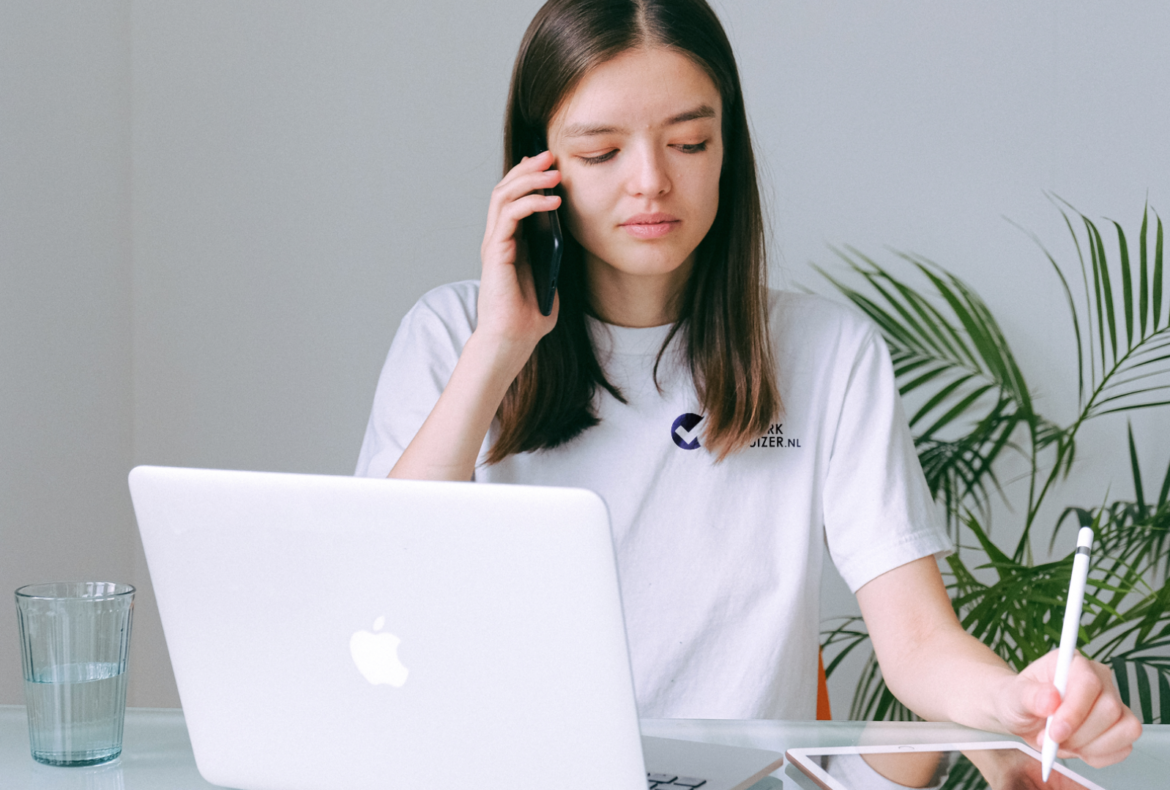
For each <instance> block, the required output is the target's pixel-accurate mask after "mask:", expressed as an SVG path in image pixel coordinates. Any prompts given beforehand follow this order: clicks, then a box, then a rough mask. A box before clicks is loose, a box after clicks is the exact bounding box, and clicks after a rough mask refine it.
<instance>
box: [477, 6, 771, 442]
mask: <svg viewBox="0 0 1170 790" xmlns="http://www.w3.org/2000/svg"><path fill="white" fill-rule="evenodd" d="M651 46H658V47H668V48H670V49H673V50H675V51H677V52H680V53H681V54H683V55H686V56H687V57H689V58H690V59H691V60H692V61H694V62H695V63H696V64H697V65H698V66H699V67H700V68H702V69H703V70H704V71H705V72H706V73H707V74H708V76H710V77H711V79H712V81H713V82H714V83H715V86H716V87H717V88H718V89H719V95H720V96H721V97H722V102H723V127H722V135H723V145H724V154H723V157H724V158H723V169H722V171H721V175H720V179H719V209H718V212H717V214H716V216H715V221H714V223H713V224H712V226H711V230H710V231H709V232H708V233H707V235H706V237H705V238H704V239H703V241H702V242H701V243H700V244H699V247H698V249H697V250H696V253H697V254H696V259H695V265H694V269H693V271H692V272H691V274H690V277H689V279H688V281H687V284H686V287H685V288H684V290H683V293H682V297H681V303H680V305H679V313H678V320H677V321H676V323H675V324H674V326H673V327H672V329H671V331H670V334H669V335H668V337H667V339H666V341H665V342H664V343H663V345H662V349H661V350H660V351H659V354H658V361H659V362H661V360H662V355H663V353H664V352H665V351H666V348H667V346H668V345H669V344H670V342H671V340H672V339H673V338H674V336H675V334H677V333H678V332H683V333H684V337H685V341H686V342H685V352H684V353H685V359H686V362H687V364H688V365H689V367H690V371H691V377H692V378H693V380H694V384H695V390H696V393H697V395H698V399H699V403H700V407H701V409H702V410H703V412H704V413H705V415H706V428H705V432H704V437H703V445H704V446H705V447H706V448H707V449H708V450H709V451H710V452H712V453H714V454H715V455H716V456H717V457H718V458H719V459H720V460H722V459H723V458H725V457H726V456H727V455H728V454H729V453H732V452H735V451H736V450H740V449H742V448H744V447H746V446H747V445H748V444H750V443H751V442H752V441H753V440H754V439H755V438H756V437H758V436H759V435H760V434H762V433H764V432H765V431H766V430H767V429H768V426H769V424H770V423H771V422H772V420H773V419H774V418H775V416H776V415H777V414H778V413H779V411H780V408H781V407H780V393H779V390H778V387H777V383H776V369H775V368H776V366H775V361H774V359H773V356H772V348H771V342H770V338H769V334H768V292H767V282H766V277H767V265H766V262H765V250H764V220H763V213H762V211H761V209H760V196H759V188H758V186H757V183H756V164H755V157H754V156H753V154H752V146H751V139H750V137H749V134H748V123H747V114H746V112H745V110H744V104H743V94H742V91H741V89H740V83H739V73H738V71H737V69H736V66H735V57H734V55H733V54H732V52H731V44H730V43H729V42H728V40H727V36H726V34H725V33H724V32H723V27H722V25H720V24H719V19H718V17H716V16H715V12H714V11H712V10H711V7H710V6H709V5H707V3H706V2H705V1H704V0H549V2H547V3H546V4H545V5H544V6H543V7H542V8H541V9H540V11H538V12H537V14H536V16H535V18H533V20H532V23H531V24H530V25H529V26H528V31H527V32H526V33H525V35H524V40H523V41H522V42H521V44H520V52H519V54H517V56H516V64H515V66H514V68H513V70H512V84H511V88H510V89H509V92H508V107H507V114H506V116H505V119H504V172H505V173H507V172H508V171H509V170H511V169H512V167H514V166H515V165H516V163H518V162H519V161H520V159H521V158H522V157H523V156H524V155H525V154H526V153H528V152H529V151H530V150H531V147H532V145H533V142H534V140H535V139H539V138H543V137H544V135H545V134H546V131H547V129H548V125H549V122H550V121H551V119H552V117H553V115H554V114H555V113H556V111H557V109H558V108H559V106H560V105H561V103H562V102H563V100H564V99H565V97H567V96H568V95H569V94H570V93H571V92H572V91H573V89H574V88H575V87H576V86H577V84H578V83H579V82H580V80H581V78H582V77H583V76H584V75H585V74H586V72H588V71H589V70H590V69H592V68H594V67H595V66H597V65H599V64H601V63H604V62H605V61H608V60H610V59H612V58H614V57H616V56H617V55H619V54H621V53H622V52H625V51H627V50H630V49H636V48H638V47H651ZM565 242H566V244H565V247H566V248H565V253H564V259H563V261H562V263H561V275H560V278H559V282H560V288H559V293H560V312H559V315H558V318H557V323H556V326H555V327H554V328H553V330H552V331H551V332H549V334H547V335H546V336H545V337H544V338H542V339H541V341H540V342H539V343H538V344H537V346H536V350H535V351H534V352H533V354H532V356H531V357H530V358H529V360H528V362H527V364H526V365H525V366H524V368H523V370H521V372H520V374H519V375H518V376H517V377H516V380H515V381H514V382H513V383H512V385H511V387H510V388H509V390H508V392H507V394H506V395H505V396H504V400H503V401H502V402H501V404H500V408H499V411H498V412H497V415H496V416H497V419H498V421H499V426H500V430H499V436H498V438H497V439H496V442H495V444H494V445H493V446H492V449H491V453H490V454H489V456H488V461H489V463H497V462H499V461H501V460H503V459H504V458H507V457H508V456H509V455H512V454H513V453H520V452H527V451H532V450H540V449H546V448H552V447H556V446H558V445H560V444H563V443H565V442H567V441H569V440H570V439H572V438H573V437H575V436H577V435H579V434H580V433H582V432H583V431H585V430H586V429H588V428H591V427H592V426H594V425H596V424H597V423H598V417H597V414H596V411H595V408H594V398H595V396H596V394H597V392H598V388H602V389H605V390H607V391H608V392H609V393H610V394H612V395H613V396H614V397H615V398H617V399H618V400H620V401H622V402H625V399H624V398H623V397H622V394H621V392H619V391H618V390H617V389H616V388H615V387H614V386H613V385H612V384H611V383H610V382H609V381H607V380H606V378H605V373H604V371H603V370H602V367H601V365H600V363H599V362H598V361H597V355H596V353H595V352H594V349H593V344H592V341H591V339H590V336H589V329H588V325H587V323H586V320H585V319H586V315H588V314H589V313H590V306H589V299H588V293H587V284H586V280H585V266H584V254H583V250H582V248H581V246H580V245H579V244H578V243H577V242H576V241H575V240H574V239H573V238H572V237H571V236H568V235H567V236H566V239H565ZM657 368H658V365H657V363H656V364H655V374H657Z"/></svg>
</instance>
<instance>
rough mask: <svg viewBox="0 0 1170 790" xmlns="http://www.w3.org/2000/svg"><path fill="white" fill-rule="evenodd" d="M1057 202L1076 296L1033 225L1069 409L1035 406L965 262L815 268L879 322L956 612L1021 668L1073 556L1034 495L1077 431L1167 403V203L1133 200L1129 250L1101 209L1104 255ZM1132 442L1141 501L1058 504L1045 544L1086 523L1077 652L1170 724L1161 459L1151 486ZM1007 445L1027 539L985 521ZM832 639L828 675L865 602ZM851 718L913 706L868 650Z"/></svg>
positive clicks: (1069, 461) (1082, 223)
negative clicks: (1048, 412) (1068, 369)
mask: <svg viewBox="0 0 1170 790" xmlns="http://www.w3.org/2000/svg"><path fill="white" fill-rule="evenodd" d="M1057 207H1058V208H1059V210H1060V211H1061V215H1062V216H1063V218H1064V221H1065V224H1066V226H1067V228H1068V231H1069V233H1070V234H1071V236H1072V239H1073V242H1074V245H1075V248H1076V251H1077V257H1078V262H1079V274H1080V278H1079V279H1080V289H1079V291H1080V293H1079V294H1076V295H1074V289H1073V288H1072V287H1070V285H1069V280H1068V278H1067V277H1066V276H1065V273H1064V272H1063V271H1062V269H1061V267H1060V265H1059V264H1057V262H1056V259H1055V257H1053V255H1052V254H1051V253H1049V252H1048V250H1047V249H1046V248H1045V247H1044V245H1043V244H1042V243H1041V242H1040V240H1039V239H1037V238H1036V237H1035V236H1034V235H1032V238H1033V240H1035V241H1036V243H1037V244H1038V246H1039V248H1040V250H1041V251H1042V253H1043V254H1044V256H1045V257H1046V258H1047V260H1048V261H1049V263H1050V264H1051V265H1052V267H1053V269H1054V270H1055V272H1056V274H1057V277H1058V279H1059V282H1060V284H1061V287H1062V289H1063V292H1064V295H1065V297H1066V299H1067V302H1068V306H1069V310H1070V313H1071V318H1072V330H1073V333H1074V335H1075V339H1076V346H1077V363H1078V364H1077V369H1078V383H1077V392H1078V407H1077V413H1076V416H1075V418H1074V419H1073V420H1072V421H1071V422H1069V423H1068V424H1066V425H1060V424H1057V423H1055V422H1053V421H1051V420H1049V419H1047V418H1045V417H1044V416H1042V415H1041V414H1040V413H1039V411H1038V410H1037V407H1036V403H1035V402H1034V400H1033V398H1032V395H1031V391H1030V389H1029V387H1028V385H1027V383H1026V380H1025V378H1024V375H1023V373H1022V371H1021V370H1020V367H1019V365H1018V364H1017V363H1016V360H1015V358H1014V355H1013V354H1012V351H1011V348H1010V346H1009V344H1008V342H1007V340H1006V338H1005V337H1004V334H1003V332H1002V331H1001V330H1000V328H999V325H998V323H997V322H996V320H995V318H994V316H993V315H992V313H991V311H990V310H989V309H988V308H987V305H986V304H985V303H984V302H983V300H982V299H981V298H980V297H979V296H978V294H976V293H975V291H974V290H972V289H971V288H970V287H969V286H968V285H967V284H966V283H964V282H963V281H962V280H960V279H959V278H958V277H955V276H954V275H952V274H950V273H948V272H947V271H946V270H944V269H943V268H942V267H940V266H938V265H937V264H934V263H932V262H931V261H929V260H927V259H925V258H922V257H921V256H917V255H912V254H904V253H897V255H898V257H899V258H900V259H901V260H902V262H903V265H904V264H907V263H908V264H909V268H910V271H911V274H912V276H914V277H916V278H921V280H922V281H923V284H924V285H925V286H926V287H925V288H923V287H921V286H918V287H916V286H915V285H912V284H911V283H910V282H909V281H908V280H907V278H903V277H899V276H896V275H895V274H893V273H892V272H891V271H890V270H889V269H888V268H886V267H883V266H881V265H879V264H878V263H876V262H875V261H874V260H872V259H871V258H869V257H867V256H865V255H864V254H862V253H861V252H860V251H858V250H856V249H854V248H845V249H841V250H835V252H836V253H837V255H838V256H839V257H840V258H841V259H842V260H843V261H844V263H845V264H846V266H847V267H848V269H849V270H850V271H851V272H852V274H853V278H851V279H854V278H856V279H860V281H861V282H860V285H858V286H853V285H850V284H848V283H847V282H846V281H845V280H844V279H843V278H842V277H838V276H834V275H832V274H829V273H827V272H825V271H823V270H819V269H818V270H819V271H821V273H822V274H823V275H824V276H825V277H826V278H827V279H828V280H829V281H830V282H831V283H832V284H833V285H834V286H835V287H836V288H837V289H838V290H839V291H840V292H841V293H842V294H844V295H845V296H846V297H847V298H848V299H849V300H850V301H852V302H853V303H854V304H855V305H856V306H857V307H859V308H860V309H861V310H862V311H863V312H865V313H866V314H867V315H868V316H869V317H870V318H871V319H873V320H874V321H875V322H876V323H877V324H878V326H879V327H880V328H881V330H882V332H883V334H884V335H885V338H886V341H887V343H888V345H889V347H890V353H891V356H892V358H893V363H894V372H895V374H896V376H897V380H898V384H899V389H900V391H901V393H902V395H903V397H904V398H906V399H907V402H908V403H909V402H911V401H913V402H914V404H916V405H915V407H914V408H913V409H912V410H911V411H912V413H911V414H910V426H911V430H912V432H913V433H914V436H915V442H916V445H917V449H918V453H919V458H920V459H921V462H922V468H923V471H924V472H925V474H926V479H927V482H928V484H929V485H930V489H931V492H932V493H933V494H934V496H935V498H936V500H937V501H939V502H940V503H941V504H942V505H943V507H944V509H945V512H946V517H947V528H948V531H950V532H951V534H952V537H953V538H954V539H955V543H956V546H957V547H958V551H957V552H956V553H955V554H953V555H952V556H950V557H949V558H948V559H947V563H948V572H947V573H946V576H947V582H948V589H949V591H950V594H951V599H952V604H953V605H954V608H955V612H956V613H957V614H958V616H959V619H960V621H961V622H962V623H963V625H964V627H965V628H966V629H967V630H968V631H969V632H970V633H972V634H973V635H975V636H976V637H978V638H979V639H981V640H982V641H983V642H985V643H986V644H987V645H988V646H990V647H991V648H992V649H993V650H995V651H996V653H998V654H999V655H1000V656H1001V657H1003V659H1004V660H1005V661H1007V662H1008V664H1010V665H1011V666H1013V667H1014V668H1016V669H1017V670H1019V669H1022V668H1023V667H1024V666H1026V665H1027V664H1029V663H1031V662H1032V661H1034V660H1035V659H1037V658H1039V657H1040V656H1042V655H1044V654H1045V653H1046V652H1048V651H1049V650H1050V649H1051V647H1052V646H1053V645H1054V644H1056V643H1057V642H1058V641H1059V637H1060V626H1061V617H1062V612H1063V602H1064V596H1065V594H1066V591H1067V589H1068V582H1069V575H1070V573H1071V568H1072V556H1073V555H1072V553H1071V552H1070V553H1069V554H1068V555H1066V556H1061V557H1058V558H1056V559H1054V560H1051V561H1047V562H1038V561H1037V553H1036V552H1035V551H1034V545H1033V544H1034V534H1033V533H1034V529H1035V528H1036V526H1037V523H1038V519H1039V517H1040V514H1041V507H1042V506H1043V505H1044V504H1045V503H1046V502H1048V500H1049V499H1050V498H1051V496H1052V495H1053V492H1054V491H1055V490H1058V489H1059V483H1060V482H1061V481H1063V480H1064V479H1066V478H1067V476H1068V474H1069V472H1070V470H1071V469H1072V465H1073V462H1074V460H1075V457H1076V449H1077V437H1078V434H1079V432H1080V429H1081V428H1082V426H1083V425H1084V424H1085V423H1086V422H1088V421H1089V420H1092V419H1094V418H1097V417H1101V416H1103V415H1106V414H1112V413H1118V412H1132V411H1135V410H1138V409H1145V408H1156V407H1162V406H1166V405H1168V404H1170V298H1167V294H1166V286H1167V283H1166V282H1165V280H1164V278H1163V269H1164V267H1163V261H1164V250H1163V227H1162V221H1161V219H1160V218H1159V217H1158V216H1157V214H1156V213H1153V212H1151V211H1150V209H1149V207H1148V206H1147V208H1146V209H1145V210H1144V211H1143V214H1142V222H1141V230H1140V232H1139V234H1138V250H1137V252H1138V255H1137V259H1136V261H1135V260H1133V259H1132V258H1131V255H1130V245H1129V240H1128V239H1127V237H1126V234H1125V231H1124V230H1123V228H1122V227H1121V225H1120V224H1119V223H1117V222H1111V223H1110V224H1111V225H1112V227H1113V229H1114V231H1115V233H1116V249H1117V256H1116V259H1115V260H1110V259H1109V258H1108V257H1107V255H1106V244H1105V240H1104V237H1103V234H1102V233H1101V231H1100V229H1099V228H1098V226H1097V224H1096V223H1094V222H1093V221H1092V220H1090V219H1089V218H1088V217H1086V216H1084V215H1083V214H1081V213H1080V212H1077V211H1076V210H1075V209H1073V208H1072V207H1071V206H1069V205H1068V204H1065V203H1063V202H1057ZM1152 213H1153V217H1152V219H1153V222H1151V214H1152ZM1164 308H1167V309H1165V310H1164ZM1129 451H1130V460H1131V467H1132V471H1131V474H1132V477H1133V483H1134V491H1135V498H1134V500H1133V501H1113V502H1108V501H1107V502H1105V503H1104V504H1101V505H1099V506H1089V505H1085V504H1084V503H1081V504H1078V505H1069V506H1067V507H1065V508H1064V510H1063V512H1062V513H1061V515H1060V517H1059V519H1058V520H1057V521H1056V523H1055V524H1053V525H1052V528H1051V532H1050V534H1049V539H1048V541H1047V544H1048V545H1047V547H1046V548H1047V552H1048V553H1049V554H1050V553H1051V551H1052V549H1053V547H1054V546H1055V545H1056V540H1057V536H1058V533H1059V531H1060V530H1061V528H1062V526H1063V525H1064V524H1066V523H1069V522H1075V523H1077V524H1079V525H1084V526H1090V525H1091V526H1094V528H1095V530H1096V532H1097V549H1096V550H1095V551H1094V554H1093V561H1092V565H1091V570H1090V591H1089V594H1088V595H1087V596H1086V600H1085V618H1083V619H1082V626H1081V635H1080V645H1081V650H1082V652H1084V653H1085V654H1086V655H1088V656H1089V657H1091V658H1094V659H1097V660H1099V661H1103V662H1106V663H1108V664H1109V665H1110V666H1111V667H1112V668H1113V671H1114V675H1115V677H1116V680H1117V684H1118V687H1119V689H1120V691H1121V694H1122V697H1123V699H1124V700H1125V702H1126V703H1127V704H1130V705H1131V707H1133V708H1134V710H1135V711H1136V712H1137V713H1138V714H1139V716H1141V718H1142V719H1143V720H1144V721H1146V722H1148V723H1154V722H1165V723H1170V578H1168V574H1170V502H1168V497H1170V469H1168V470H1167V472H1166V476H1165V478H1164V479H1163V480H1162V481H1161V484H1160V490H1159V494H1158V496H1157V497H1156V498H1155V499H1153V500H1148V499H1147V498H1146V494H1145V489H1144V486H1143V484H1142V478H1141V472H1140V469H1139V465H1138V455H1137V449H1136V445H1135V443H1134V439H1133V433H1132V429H1131V430H1130V432H1129ZM1008 454H1015V455H1017V456H1019V457H1022V458H1023V459H1024V461H1025V462H1026V466H1027V470H1028V471H1027V473H1026V475H1025V478H1026V482H1027V496H1026V503H1025V506H1024V507H1023V508H1021V509H1020V510H1021V517H1022V524H1020V525H1019V526H1020V533H1019V534H1020V537H1019V538H1018V539H1016V540H1015V542H1014V544H1013V545H1008V546H1000V545H998V544H997V543H996V542H995V541H994V540H993V539H992V537H991V530H990V523H991V505H992V501H993V497H1001V498H1003V499H1004V500H1005V501H1010V497H1009V496H1008V494H1007V493H1006V492H1005V491H1004V487H1003V485H1002V484H1001V480H1000V478H999V476H998V474H997V471H998V469H999V468H1001V467H1002V466H1003V463H1004V461H1005V460H1006V459H1005V456H1006V455H1008ZM1101 495H1102V496H1103V497H1104V496H1105V492H1102V494H1101ZM824 637H825V638H824V645H823V646H824V648H825V650H826V656H827V657H828V658H829V663H828V664H827V666H826V672H827V673H828V674H832V672H833V671H834V670H835V669H837V668H838V667H839V666H840V665H841V662H842V661H843V660H844V659H845V658H846V657H847V656H849V655H850V654H851V653H853V651H855V650H858V649H859V648H865V649H868V635H867V634H866V632H865V631H864V628H863V626H862V624H861V623H860V619H859V618H847V619H845V620H843V621H842V622H840V623H839V624H838V625H837V626H836V627H835V628H833V629H831V630H829V631H827V632H826V633H825V635H824ZM850 718H854V719H884V720H907V719H911V718H913V714H912V713H910V711H909V710H907V709H906V708H905V707H904V706H902V705H901V703H899V702H898V701H897V700H896V699H895V698H894V697H893V695H892V694H891V693H890V692H889V690H888V689H887V688H886V686H885V684H884V682H883V681H882V678H881V671H880V668H879V667H878V665H877V662H876V661H875V659H874V656H873V654H872V651H870V654H869V657H868V659H867V661H866V664H865V667H864V669H863V671H862V675H861V678H860V680H859V682H858V685H857V689H856V691H855V694H854V699H853V704H852V707H851V709H850Z"/></svg>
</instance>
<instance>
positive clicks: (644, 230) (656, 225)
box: [621, 214, 681, 239]
mask: <svg viewBox="0 0 1170 790" xmlns="http://www.w3.org/2000/svg"><path fill="white" fill-rule="evenodd" d="M680 222H681V220H679V219H678V218H677V217H674V216H671V215H670V214H638V215H637V216H633V217H630V218H629V219H627V220H626V221H625V222H623V223H622V224H621V227H623V228H625V230H626V232H627V233H629V234H630V235H631V236H634V237H635V238H639V239H658V238H661V237H663V236H665V235H666V234H668V233H670V232H671V231H672V230H674V229H675V228H676V227H678V225H679V223H680Z"/></svg>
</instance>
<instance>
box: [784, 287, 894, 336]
mask: <svg viewBox="0 0 1170 790" xmlns="http://www.w3.org/2000/svg"><path fill="white" fill-rule="evenodd" d="M768 307H769V316H768V319H769V325H770V327H771V330H772V334H773V336H774V337H775V338H777V339H779V338H791V337H797V338H800V339H801V340H802V341H803V342H809V341H810V340H812V341H815V340H816V339H818V338H820V339H824V340H826V341H829V340H835V341H836V342H840V341H842V340H845V339H851V340H852V341H853V342H856V343H861V342H864V341H865V340H866V339H867V338H870V337H873V336H875V335H876V334H878V331H877V326H876V325H875V324H874V323H873V321H871V320H870V319H869V318H868V317H866V316H865V315H864V314H862V313H861V311H860V310H858V309H857V308H856V307H854V306H853V305H850V304H842V303H841V302H835V301H833V300H832V299H829V298H827V297H824V296H821V295H819V294H813V293H799V292H797V291H782V290H777V289H769V291H768Z"/></svg>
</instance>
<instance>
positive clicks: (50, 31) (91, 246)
mask: <svg viewBox="0 0 1170 790" xmlns="http://www.w3.org/2000/svg"><path fill="white" fill-rule="evenodd" d="M129 132H130V4H129V2H105V3H91V2H80V1H79V2H60V3H42V2H37V1H36V0H19V1H17V2H13V1H11V0H6V2H4V3H0V592H2V594H3V603H0V703H8V702H22V701H23V691H22V688H21V684H20V652H19V648H18V644H17V639H16V613H15V607H14V605H13V598H12V591H13V590H15V589H16V588H17V587H18V586H20V585H22V584H29V583H33V582H41V581H53V580H58V579H78V578H97V579H114V580H119V581H121V580H127V579H129V578H131V576H132V568H133V551H134V545H135V543H136V541H137V537H136V531H135V529H134V514H133V512H132V511H131V508H130V497H129V495H128V492H127V491H126V485H125V474H126V469H127V468H128V466H129V464H130V461H131V456H132V441H133V439H132V433H131V379H130V368H131V340H130V330H131V327H130V312H131V291H130V134H129ZM136 651H137V645H136ZM135 658H137V655H134V656H132V658H131V661H134V660H135Z"/></svg>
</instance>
